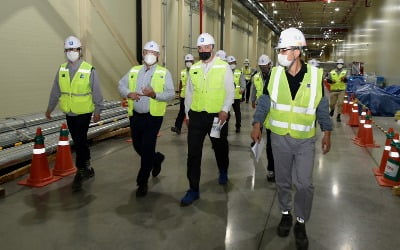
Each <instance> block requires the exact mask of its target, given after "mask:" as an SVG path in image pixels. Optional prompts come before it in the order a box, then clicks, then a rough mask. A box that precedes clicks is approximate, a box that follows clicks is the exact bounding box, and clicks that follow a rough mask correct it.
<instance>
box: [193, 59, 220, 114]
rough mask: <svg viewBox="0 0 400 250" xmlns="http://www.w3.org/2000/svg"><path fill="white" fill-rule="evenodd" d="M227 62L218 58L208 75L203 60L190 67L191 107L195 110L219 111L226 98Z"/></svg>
mask: <svg viewBox="0 0 400 250" xmlns="http://www.w3.org/2000/svg"><path fill="white" fill-rule="evenodd" d="M227 65H228V64H227V63H226V62H224V61H222V60H221V59H219V58H216V59H215V61H214V64H213V65H212V66H211V68H210V69H209V71H208V72H207V75H204V72H203V69H202V67H201V61H199V62H197V63H195V64H194V65H193V66H192V67H190V70H189V74H190V79H191V81H192V85H193V97H192V104H191V106H190V109H191V110H193V111H197V112H201V111H206V112H208V113H218V112H220V111H221V110H222V106H223V105H224V99H225V94H226V93H225V74H226V69H227Z"/></svg>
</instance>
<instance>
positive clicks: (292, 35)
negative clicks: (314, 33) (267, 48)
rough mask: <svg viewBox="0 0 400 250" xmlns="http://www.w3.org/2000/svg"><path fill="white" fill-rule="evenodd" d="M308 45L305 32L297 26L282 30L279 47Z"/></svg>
mask: <svg viewBox="0 0 400 250" xmlns="http://www.w3.org/2000/svg"><path fill="white" fill-rule="evenodd" d="M304 46H307V43H306V39H305V37H304V35H303V33H302V32H301V31H300V30H298V29H296V28H289V29H286V30H284V31H282V33H281V35H280V37H279V41H278V46H276V48H277V49H283V48H288V47H304Z"/></svg>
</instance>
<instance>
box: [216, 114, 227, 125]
mask: <svg viewBox="0 0 400 250" xmlns="http://www.w3.org/2000/svg"><path fill="white" fill-rule="evenodd" d="M218 119H219V124H223V123H224V122H225V121H226V120H227V119H228V113H226V112H225V111H220V112H219V113H218Z"/></svg>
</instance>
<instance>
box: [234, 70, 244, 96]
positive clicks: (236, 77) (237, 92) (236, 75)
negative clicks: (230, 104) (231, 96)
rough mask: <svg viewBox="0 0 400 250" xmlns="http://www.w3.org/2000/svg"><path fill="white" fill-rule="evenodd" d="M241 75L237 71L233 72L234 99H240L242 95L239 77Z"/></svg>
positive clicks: (240, 72)
mask: <svg viewBox="0 0 400 250" xmlns="http://www.w3.org/2000/svg"><path fill="white" fill-rule="evenodd" d="M241 75H242V71H240V70H239V69H235V70H234V71H233V82H234V83H235V99H241V98H242V94H240V76H241Z"/></svg>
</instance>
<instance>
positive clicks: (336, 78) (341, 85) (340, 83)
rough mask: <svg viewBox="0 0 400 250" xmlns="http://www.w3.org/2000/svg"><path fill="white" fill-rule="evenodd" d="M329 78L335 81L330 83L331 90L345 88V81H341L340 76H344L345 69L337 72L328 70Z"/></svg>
mask: <svg viewBox="0 0 400 250" xmlns="http://www.w3.org/2000/svg"><path fill="white" fill-rule="evenodd" d="M330 74H331V79H332V80H333V81H335V83H333V84H331V91H334V90H346V83H345V82H343V81H342V77H346V74H347V71H346V70H342V71H341V72H340V73H339V74H338V72H336V70H332V71H331V72H330Z"/></svg>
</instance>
